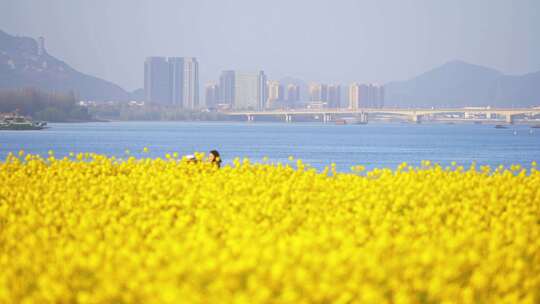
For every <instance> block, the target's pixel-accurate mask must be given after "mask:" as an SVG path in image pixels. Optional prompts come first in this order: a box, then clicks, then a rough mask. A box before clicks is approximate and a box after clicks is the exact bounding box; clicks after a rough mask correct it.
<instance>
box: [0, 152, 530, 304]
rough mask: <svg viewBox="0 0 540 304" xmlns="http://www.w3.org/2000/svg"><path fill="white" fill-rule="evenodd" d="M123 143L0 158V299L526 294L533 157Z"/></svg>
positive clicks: (510, 298)
mask: <svg viewBox="0 0 540 304" xmlns="http://www.w3.org/2000/svg"><path fill="white" fill-rule="evenodd" d="M145 150H146V151H148V149H147V148H145ZM195 155H196V156H197V159H199V160H200V159H203V156H202V154H195ZM126 157H128V158H127V159H123V160H121V159H116V158H113V157H106V156H102V155H95V154H91V153H79V154H73V155H70V156H69V157H66V158H62V159H59V158H56V157H55V155H54V153H53V152H52V151H51V152H50V153H48V155H47V156H46V157H45V158H42V157H39V156H35V155H25V154H24V152H20V153H18V154H17V155H11V156H9V157H8V158H7V159H6V160H5V161H4V162H3V163H0V180H1V181H2V182H1V183H0V303H540V190H539V186H540V173H539V171H537V169H536V168H535V166H533V167H532V169H530V170H529V171H527V170H526V169H523V168H521V167H519V166H513V167H512V168H509V169H504V168H495V169H491V168H486V167H482V168H477V167H476V166H471V167H470V168H467V169H466V168H463V167H459V166H456V165H455V164H453V165H452V166H450V167H447V168H443V167H441V166H439V165H437V164H432V163H431V162H423V163H422V165H421V166H420V167H418V168H415V167H412V166H410V165H408V164H402V165H401V166H399V167H398V168H397V169H396V170H389V169H375V170H372V171H368V172H366V171H365V168H364V167H363V166H355V167H353V168H352V169H353V172H352V173H349V174H346V173H338V172H336V170H335V167H332V166H331V167H329V168H328V169H327V170H325V171H324V172H323V173H318V172H317V171H315V170H314V169H311V168H310V167H309V166H307V165H304V164H303V163H302V162H301V161H299V160H298V161H295V162H294V163H290V164H288V163H284V164H277V165H273V164H270V163H267V162H265V163H264V164H254V163H251V162H250V161H249V160H247V159H243V160H241V159H236V160H235V161H234V162H233V164H232V165H229V166H224V167H223V168H221V169H218V168H217V167H215V166H213V165H211V164H206V163H204V162H189V161H186V160H181V159H179V157H178V154H177V153H173V154H168V155H167V156H166V157H164V158H158V159H150V158H143V159H136V158H134V157H133V156H129V152H126ZM292 160H294V158H292Z"/></svg>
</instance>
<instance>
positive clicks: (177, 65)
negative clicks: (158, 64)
mask: <svg viewBox="0 0 540 304" xmlns="http://www.w3.org/2000/svg"><path fill="white" fill-rule="evenodd" d="M168 62H169V89H170V90H171V104H173V105H177V106H179V107H183V105H184V58H181V57H173V58H169V59H168Z"/></svg>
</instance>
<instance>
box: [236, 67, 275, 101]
mask: <svg viewBox="0 0 540 304" xmlns="http://www.w3.org/2000/svg"><path fill="white" fill-rule="evenodd" d="M234 74H235V75H234V76H235V77H234V78H235V81H234V102H233V105H232V107H233V108H234V109H251V110H262V109H264V108H265V106H266V99H267V91H266V75H265V74H264V72H263V71H259V72H255V73H248V72H235V73H234Z"/></svg>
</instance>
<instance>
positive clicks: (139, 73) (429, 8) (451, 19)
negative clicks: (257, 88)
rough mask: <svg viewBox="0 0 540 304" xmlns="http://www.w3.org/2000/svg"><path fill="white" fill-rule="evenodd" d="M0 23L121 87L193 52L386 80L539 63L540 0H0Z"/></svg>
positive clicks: (203, 68)
mask: <svg viewBox="0 0 540 304" xmlns="http://www.w3.org/2000/svg"><path fill="white" fill-rule="evenodd" d="M0 29H2V30H4V31H7V32H8V33H10V34H16V35H20V36H31V37H37V36H45V38H46V43H47V49H48V51H49V53H51V54H52V55H54V56H56V57H58V58H60V59H62V60H64V61H66V62H67V63H69V64H71V65H72V66H73V67H75V68H77V69H79V70H80V71H82V72H85V73H88V74H91V75H95V76H98V77H102V78H104V79H107V80H110V81H113V82H115V83H117V84H119V85H121V86H123V87H124V88H126V89H128V90H133V89H136V88H140V87H142V85H143V61H144V58H145V57H146V56H152V55H162V56H195V57H197V58H198V60H199V65H200V74H201V85H204V82H205V81H208V80H215V79H217V78H218V77H219V73H220V71H221V70H224V69H242V70H257V69H262V70H264V71H265V72H266V73H267V74H268V76H269V78H271V79H279V78H282V77H285V76H293V77H298V78H302V79H304V80H305V81H308V82H309V81H324V82H330V83H333V82H335V83H349V82H351V81H360V82H379V83H385V82H388V81H392V80H403V79H407V78H410V77H412V76H415V75H417V74H419V73H421V72H424V71H426V70H428V69H430V68H433V67H435V66H438V65H440V64H442V63H444V62H447V61H449V60H454V59H461V60H465V61H467V62H470V63H475V64H480V65H486V66H489V67H493V68H496V69H499V70H501V71H502V72H505V73H509V74H523V73H528V72H533V71H538V70H540V1H537V0H478V1H475V0H448V1H443V0H394V1H390V0H374V1H361V0H356V1H353V0H333V1H317V0H296V1H295V0H288V1H287V0H272V1H257V0H213V1H209V0H192V1H182V0H167V1H166V0H152V1H150V0H147V1H142V0H0Z"/></svg>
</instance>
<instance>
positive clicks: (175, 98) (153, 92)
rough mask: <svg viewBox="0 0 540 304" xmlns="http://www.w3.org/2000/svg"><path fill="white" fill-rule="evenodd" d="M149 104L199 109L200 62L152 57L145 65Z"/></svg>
mask: <svg viewBox="0 0 540 304" xmlns="http://www.w3.org/2000/svg"><path fill="white" fill-rule="evenodd" d="M144 93H145V100H146V101H147V102H152V103H158V104H164V105H175V106H178V107H181V108H185V109H197V108H199V63H198V61H197V59H196V58H193V57H170V58H165V57H156V56H153V57H148V58H146V60H145V62H144Z"/></svg>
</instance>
